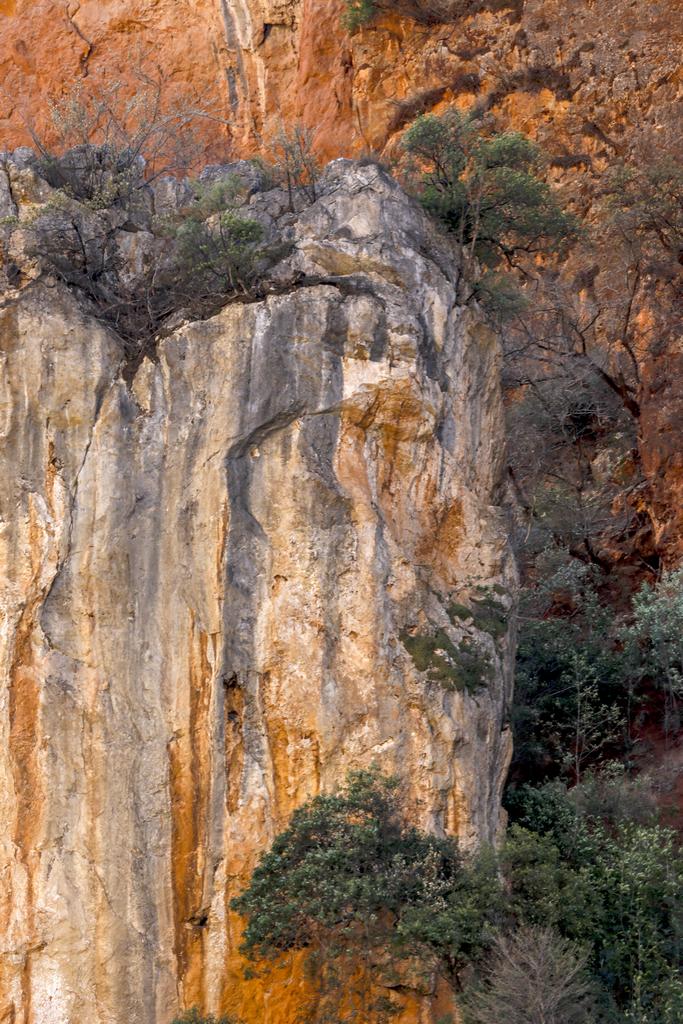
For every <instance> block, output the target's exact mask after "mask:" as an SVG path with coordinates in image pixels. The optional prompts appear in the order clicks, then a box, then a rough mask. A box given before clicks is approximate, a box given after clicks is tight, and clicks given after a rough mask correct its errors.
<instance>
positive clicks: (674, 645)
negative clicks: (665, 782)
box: [622, 569, 683, 736]
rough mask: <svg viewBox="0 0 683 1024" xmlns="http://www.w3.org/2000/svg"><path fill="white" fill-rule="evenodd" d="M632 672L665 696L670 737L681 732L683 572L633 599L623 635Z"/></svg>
mask: <svg viewBox="0 0 683 1024" xmlns="http://www.w3.org/2000/svg"><path fill="white" fill-rule="evenodd" d="M622 639H623V640H624V642H625V643H626V645H627V653H628V656H629V658H630V665H631V671H632V673H633V674H634V676H635V677H636V678H637V679H639V680H642V679H647V680H650V681H651V682H652V683H654V685H655V686H657V687H658V688H659V689H660V690H661V691H662V692H663V694H664V728H665V732H666V734H667V736H672V735H675V734H676V733H677V732H678V730H679V729H680V725H681V716H680V704H681V701H682V700H683V569H677V570H675V571H672V572H667V573H664V574H663V576H662V578H661V579H660V580H658V581H657V583H656V584H655V585H654V586H650V585H648V584H644V585H643V586H642V587H641V589H640V591H639V592H638V593H637V594H636V596H635V597H634V599H633V621H632V623H631V624H629V625H628V626H626V627H625V628H624V630H623V631H622Z"/></svg>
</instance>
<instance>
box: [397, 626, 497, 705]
mask: <svg viewBox="0 0 683 1024" xmlns="http://www.w3.org/2000/svg"><path fill="white" fill-rule="evenodd" d="M401 641H402V643H403V646H404V647H405V649H406V650H407V651H408V654H409V655H410V656H411V658H412V659H413V661H414V663H415V667H416V668H417V670H418V672H426V673H427V678H428V679H429V681H430V682H433V683H440V684H441V685H442V686H443V687H445V689H447V690H465V691H466V692H468V693H473V692H474V691H475V690H478V689H480V688H481V687H482V686H485V685H486V683H487V682H488V680H489V678H490V674H491V666H490V662H489V661H488V659H487V657H486V655H485V654H484V653H483V652H482V651H480V650H478V649H477V648H476V647H475V645H474V644H473V643H472V642H471V641H469V640H461V641H460V644H459V646H458V647H456V646H455V644H454V643H453V641H452V640H451V639H450V638H449V637H448V636H447V634H446V633H445V632H444V630H442V629H438V630H437V631H436V632H435V633H434V634H433V635H430V634H429V633H416V634H414V635H413V634H411V633H409V632H407V631H406V630H404V631H403V632H402V633H401Z"/></svg>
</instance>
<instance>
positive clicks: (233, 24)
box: [0, 0, 683, 564]
mask: <svg viewBox="0 0 683 1024" xmlns="http://www.w3.org/2000/svg"><path fill="white" fill-rule="evenodd" d="M376 9H377V13H376V16H375V17H373V19H372V20H371V21H370V22H369V24H367V25H366V26H364V27H363V28H362V29H361V30H360V31H358V32H355V33H354V34H352V35H349V33H347V32H346V31H345V30H343V29H342V28H341V17H342V14H343V11H344V0H197V2H194V3H192V4H190V3H188V2H187V0H181V2H170V0H154V2H152V0H134V2H132V3H125V4H124V3H120V2H114V0H107V2H102V0H75V2H73V3H71V2H69V3H67V4H66V5H61V4H56V3H54V2H53V0H31V2H29V0H0V133H1V137H0V144H2V145H3V146H8V145H19V144H21V143H25V142H26V141H27V139H28V135H27V129H26V125H27V123H31V124H34V125H35V126H36V127H37V129H38V130H39V132H41V133H48V134H49V131H50V116H49V111H48V108H47V104H46V102H45V100H46V97H50V98H58V97H60V96H63V95H64V94H65V93H67V92H69V91H70V90H71V88H72V86H73V83H75V82H79V81H81V82H85V84H86V86H88V85H89V83H95V84H97V85H99V86H100V87H101V86H102V85H103V84H104V85H105V87H106V86H111V84H112V83H115V82H121V83H122V85H123V89H124V91H125V90H126V89H127V90H128V91H131V90H132V91H135V89H136V83H135V81H134V79H133V78H132V69H133V68H134V65H135V63H136V60H137V59H138V58H143V57H145V55H146V56H147V57H148V58H149V59H151V60H152V62H153V63H157V64H158V66H159V67H160V68H161V69H162V71H163V74H164V76H165V78H166V81H167V83H168V98H169V99H170V100H172V99H173V98H174V97H178V96H186V97H192V99H193V101H196V102H198V103H200V104H201V105H203V106H205V107H207V108H210V109H211V111H212V113H213V115H214V117H213V119H212V120H209V121H205V122H203V123H202V128H203V130H204V132H205V136H204V137H205V143H206V156H207V158H209V159H212V160H213V159H225V154H226V151H227V150H232V155H240V154H242V155H244V154H250V153H253V152H254V151H255V150H260V151H262V150H263V149H264V148H267V146H268V141H269V138H270V137H271V135H272V131H273V128H274V127H275V126H276V125H278V124H279V123H281V122H284V123H291V122H293V121H295V120H297V119H301V120H302V121H303V122H304V123H306V124H308V125H309V126H311V127H312V128H313V129H314V130H315V139H316V146H317V148H318V149H319V151H320V153H321V154H322V155H324V156H325V157H327V158H331V157H338V156H351V155H356V154H358V153H360V152H363V151H369V152H377V153H385V152H389V153H391V152H392V151H393V150H394V148H395V146H396V143H397V141H398V139H399V137H400V134H401V132H402V130H403V128H404V127H405V125H407V124H408V123H409V122H410V121H411V120H412V119H413V118H414V117H415V116H416V115H417V114H419V113H423V112H426V111H432V110H436V111H439V110H441V109H444V108H445V107H446V106H449V105H451V104H456V105H458V106H460V107H471V106H473V105H476V106H477V107H478V108H479V109H480V110H485V111H490V112H492V113H493V114H494V115H495V116H496V117H497V118H498V120H499V122H500V123H501V124H502V125H504V126H505V127H512V128H517V129H520V130H522V131H524V132H527V133H528V134H530V135H531V136H532V137H533V138H535V139H537V140H538V141H539V142H540V144H541V145H542V147H543V148H544V150H545V151H546V153H547V154H548V156H549V158H550V168H549V175H550V177H551V179H552V180H553V181H554V183H555V184H557V185H559V186H560V187H561V190H562V198H563V199H564V200H566V201H567V202H568V203H570V204H571V205H572V207H573V208H574V209H575V210H576V211H577V212H578V213H579V214H580V215H581V217H584V218H587V219H588V220H589V221H590V220H593V221H595V220H596V219H597V220H599V214H598V213H597V212H596V210H595V209H594V208H593V199H594V197H595V194H596V190H597V192H599V184H598V183H599V178H600V175H601V174H602V173H604V171H605V170H606V169H608V168H610V167H612V166H613V165H614V164H615V163H616V162H618V161H622V160H624V161H627V162H629V163H631V164H633V165H635V166H640V165H641V164H642V163H647V162H648V161H649V160H651V159H652V157H653V154H661V153H664V152H667V151H668V152H672V151H675V149H676V147H677V142H676V140H677V133H678V132H679V125H680V120H681V106H680V103H681V78H680V52H681V46H682V45H683V7H682V5H681V0H662V2H660V3H639V2H634V0H615V2H613V3H610V4H605V3H597V2H595V0H427V2H423V0H377V4H376ZM596 267H597V268H598V269H597V273H598V278H597V280H598V283H599V284H600V282H601V277H604V281H602V284H603V285H604V289H603V290H605V291H606V292H607V293H609V291H610V289H611V288H612V284H613V281H612V267H611V258H610V250H609V245H605V246H602V247H601V246H598V251H597V254H596ZM579 269H581V270H584V271H585V270H586V269H587V268H586V267H583V268H579ZM644 305H645V306H647V301H645V302H644ZM651 313H652V310H651V309H647V310H646V312H645V319H646V320H649V319H651ZM672 327H673V331H670V330H669V328H672ZM665 333H666V335H667V345H666V351H652V350H651V349H652V346H651V343H650V339H649V338H643V339H641V344H640V349H641V350H642V353H641V360H640V361H641V367H640V374H641V377H642V379H643V380H644V381H647V382H648V387H647V388H646V389H645V390H644V392H643V404H642V412H643V415H642V420H641V424H640V431H639V433H640V461H641V464H642V466H643V467H644V470H645V476H646V482H647V495H646V497H645V498H644V502H643V509H642V511H643V514H644V517H645V519H646V520H649V522H650V524H651V525H650V527H648V539H647V542H646V544H645V547H646V548H647V549H648V551H649V553H650V554H651V555H653V556H654V557H656V558H661V559H663V560H665V561H666V562H668V563H671V564H674V563H675V562H676V561H677V560H678V559H679V557H680V555H681V543H680V519H679V517H678V513H677V509H678V508H680V495H681V485H680V464H679V460H678V457H677V454H676V453H677V451H678V450H679V449H680V447H681V443H680V441H681V439H680V431H678V430H677V429H672V421H671V419H670V418H669V417H668V416H666V415H663V414H662V409H667V410H668V409H675V408H676V407H677V404H678V401H679V399H678V396H677V394H676V393H675V392H674V388H673V387H672V386H671V374H670V373H669V371H665V372H664V374H663V373H662V372H661V367H662V366H664V365H665V366H667V367H670V366H677V365H678V363H679V361H680V341H679V340H678V338H677V337H674V340H673V341H672V340H671V339H670V337H669V334H670V333H671V334H673V335H677V336H678V337H680V329H679V325H672V324H671V323H669V324H668V327H667V329H666V331H665ZM656 336H657V338H659V336H660V332H659V331H657V332H656ZM658 344H659V347H660V348H661V340H660V342H659V343H658ZM656 347H657V346H655V348H656ZM667 374H669V378H670V379H669V383H668V384H667V383H666V381H665V379H664V378H665V377H666V375H667ZM650 383H653V384H654V385H655V386H654V389H650V387H649V384H650ZM644 553H646V552H645V550H644V551H639V552H638V557H641V556H642V555H643V554H644Z"/></svg>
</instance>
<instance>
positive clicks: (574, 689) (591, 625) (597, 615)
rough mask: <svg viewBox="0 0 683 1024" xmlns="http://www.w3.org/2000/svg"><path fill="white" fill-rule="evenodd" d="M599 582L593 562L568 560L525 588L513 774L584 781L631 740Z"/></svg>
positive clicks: (618, 655) (620, 667) (610, 617)
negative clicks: (587, 772)
mask: <svg viewBox="0 0 683 1024" xmlns="http://www.w3.org/2000/svg"><path fill="white" fill-rule="evenodd" d="M598 582H599V573H598V572H597V570H596V569H595V568H594V567H591V566H587V565H586V564H584V563H581V562H578V561H570V562H569V563H562V564H561V565H560V566H559V567H556V568H555V569H554V570H553V571H551V572H550V573H549V575H548V576H547V577H546V578H545V579H544V580H542V581H541V582H540V583H539V584H538V585H537V586H536V587H535V588H529V589H527V590H526V591H525V592H524V593H523V595H522V601H521V608H520V630H519V643H518V649H517V672H516V693H515V704H514V706H513V714H512V721H513V730H514V734H515V755H514V758H515V760H514V767H513V773H517V774H521V775H522V776H524V777H527V778H534V777H535V778H536V779H539V780H540V779H542V778H544V777H549V776H552V775H554V774H557V773H560V774H564V775H566V776H568V777H570V778H573V779H574V780H575V781H578V780H579V779H580V777H581V775H582V774H583V772H584V771H585V770H586V769H588V768H590V767H591V765H594V764H596V763H597V762H599V761H600V760H601V759H603V758H604V757H605V755H606V754H607V753H608V752H610V751H619V750H622V749H624V745H625V743H627V734H626V724H627V709H628V702H629V689H628V686H627V685H626V675H625V669H624V657H623V653H622V651H620V650H619V648H618V646H617V645H616V640H617V634H618V625H617V623H616V620H615V615H614V612H613V611H612V610H611V609H610V608H609V607H607V606H605V605H604V604H603V603H602V602H601V601H600V598H599V594H598V591H597V584H598ZM568 610H569V611H570V614H569V615H567V614H566V612H567V611H568Z"/></svg>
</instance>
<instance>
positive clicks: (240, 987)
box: [0, 154, 514, 1024]
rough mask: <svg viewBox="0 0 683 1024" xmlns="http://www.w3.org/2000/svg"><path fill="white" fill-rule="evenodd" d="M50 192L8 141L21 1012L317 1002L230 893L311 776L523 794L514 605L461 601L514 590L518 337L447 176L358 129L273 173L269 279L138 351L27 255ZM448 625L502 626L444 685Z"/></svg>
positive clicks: (259, 1008) (452, 633) (7, 541)
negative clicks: (400, 172) (260, 964)
mask: <svg viewBox="0 0 683 1024" xmlns="http://www.w3.org/2000/svg"><path fill="white" fill-rule="evenodd" d="M164 188H165V189H166V191H163V190H164ZM162 192H163V195H164V196H165V197H166V199H165V201H167V198H168V188H167V186H165V185H164V183H159V184H158V185H157V186H156V191H155V190H153V189H150V192H149V201H150V203H152V204H154V203H160V202H161V197H162ZM50 199H51V190H50V188H49V186H47V184H46V183H45V182H42V181H40V180H39V179H38V178H37V177H36V175H35V172H34V171H33V170H31V168H30V161H27V159H26V154H20V155H19V156H18V157H17V158H16V159H15V160H12V159H10V160H9V162H8V163H7V164H6V168H5V170H4V171H3V173H2V175H1V176H0V202H2V205H3V210H2V215H3V217H6V216H8V215H10V216H13V217H14V218H15V219H14V220H13V221H12V222H9V221H6V222H5V227H4V228H3V231H4V232H5V246H6V249H7V251H9V252H11V253H12V260H13V263H12V270H13V272H12V275H11V281H10V282H8V283H7V286H6V288H5V292H4V296H3V299H2V308H1V311H0V315H1V318H2V319H1V322H0V348H1V350H2V371H3V372H2V385H1V386H2V392H1V393H2V406H1V408H2V439H3V444H2V473H1V474H0V496H1V502H2V507H1V510H0V515H1V523H2V532H1V538H2V548H1V551H2V555H1V558H2V573H1V586H2V590H1V598H0V599H1V607H2V634H1V636H2V640H1V643H2V648H1V650H2V653H1V658H2V691H1V693H2V697H1V702H0V729H1V742H0V821H1V822H2V830H1V831H0V873H1V877H2V894H1V896H0V1021H3V1022H7V1024H9V1022H12V1024H77V1022H78V1024H80V1022H83V1024H84V1022H86V1021H87V1022H88V1024H130V1022H133V1021H134V1022H136V1024H168V1021H169V1020H170V1018H171V1016H172V1015H173V1013H174V1012H175V1011H176V1010H177V1009H178V1008H179V1007H182V1006H188V1005H192V1004H198V1005H200V1006H201V1007H202V1008H205V1009H212V1010H217V1009H230V1010H231V1012H234V1013H236V1014H239V1015H241V1016H243V1017H244V1018H245V1020H246V1021H247V1022H248V1024H252V1022H253V1024H256V1022H257V1021H258V1022H273V1024H275V1022H281V1024H289V1022H291V1021H293V1020H294V1019H295V1013H296V1010H297V1008H298V1006H300V994H299V988H298V986H299V985H300V984H301V980H300V979H299V978H298V977H297V976H296V974H295V975H294V976H292V977H285V978H278V977H275V978H273V979H271V980H270V981H268V982H267V983H265V984H264V983H263V982H247V981H244V980H243V978H242V973H241V965H240V960H239V956H238V953H237V946H238V942H239V933H238V926H239V925H238V921H237V920H236V919H235V917H234V915H233V914H232V913H231V912H229V909H228V907H229V900H230V898H231V896H232V895H234V894H235V892H237V891H238V889H239V887H240V885H241V884H242V883H243V881H244V879H245V877H246V875H247V873H248V871H249V870H250V868H251V867H252V866H253V864H254V862H255V858H256V857H257V855H258V853H259V851H260V850H262V849H263V848H264V847H265V846H266V845H267V844H268V842H269V840H270V839H271V838H272V836H273V835H274V834H275V833H276V832H277V831H278V830H279V829H280V828H281V827H282V825H283V824H284V822H285V821H286V820H287V818H288V815H289V814H290V812H291V810H292V808H293V807H295V806H296V805H297V804H299V803H300V802H301V801H303V800H304V799H305V798H307V797H308V796H310V795H311V794H314V793H316V792H318V791H319V790H328V789H330V788H332V787H334V786H335V785H336V784H337V783H338V782H339V781H340V779H342V778H343V776H344V773H345V772H346V770H347V769H348V768H350V767H355V766H362V765H367V764H369V763H371V762H373V761H376V762H378V763H379V764H380V765H381V766H382V767H383V768H384V769H386V770H387V771H391V772H396V773H398V774H399V775H400V776H401V778H402V779H403V780H404V781H405V784H406V788H407V793H408V799H409V806H410V807H411V808H412V813H413V815H414V818H415V820H416V821H419V822H420V823H421V824H422V825H424V826H426V827H428V828H430V829H432V830H435V831H437V832H442V831H448V832H452V833H455V834H456V835H458V836H459V837H460V838H461V839H462V841H463V842H464V843H465V844H469V843H471V842H472V841H473V840H475V839H476V838H482V839H491V838H493V837H494V835H495V834H496V830H497V829H498V827H499V814H500V811H499V801H500V795H501V787H502V783H503V780H504V775H505V771H506V767H507V763H508V759H509V754H510V741H509V734H508V731H507V729H506V726H505V717H506V708H507V704H508V701H509V695H510V667H511V666H510V658H511V647H510V638H509V636H504V637H502V638H501V637H497V636H491V635H489V634H487V633H484V632H481V631H480V630H478V629H477V628H475V625H474V623H473V621H472V620H468V619H467V618H465V619H462V618H456V617H455V616H454V615H452V613H451V617H449V604H451V603H452V602H454V601H457V602H459V603H460V604H461V605H462V604H463V603H464V604H468V603H469V602H470V600H471V599H472V598H473V597H476V596H477V594H479V595H480V594H481V593H482V591H481V590H477V589H476V588H481V587H483V588H487V589H488V588H492V587H495V593H496V595H497V598H496V600H497V601H498V603H499V605H500V606H501V607H502V608H509V607H510V605H511V602H512V600H513V597H514V569H513V566H512V564H511V560H510V557H509V553H508V549H507V546H506V540H505V531H504V528H503V523H502V521H501V514H500V510H499V508H498V507H497V504H498V502H499V500H500V470H501V464H502V460H503V449H504V440H503V426H502V419H501V398H500V393H499V382H498V369H499V352H498V344H497V341H496V339H495V337H494V336H493V335H492V334H491V333H490V331H489V330H488V329H487V328H486V327H485V326H484V324H483V322H482V320H481V317H480V315H479V313H478V311H477V309H476V306H475V307H464V306H461V305H459V303H458V298H457V287H456V283H457V278H458V268H457V266H456V265H455V263H454V261H453V257H452V254H451V253H450V251H449V248H448V245H447V243H446V242H445V241H444V240H443V239H442V238H441V237H440V236H439V235H438V233H437V232H436V231H435V229H434V228H433V227H432V226H431V225H430V224H429V222H428V221H427V220H426V218H425V216H424V215H423V214H422V212H421V211H420V210H419V208H418V207H417V206H416V205H415V204H414V203H413V202H412V201H411V200H409V199H408V198H407V197H406V195H405V194H404V193H403V192H402V191H401V189H400V188H399V186H398V185H397V184H396V183H394V182H393V181H392V180H391V179H390V178H388V177H386V176H385V175H384V174H383V172H381V171H380V170H378V169H377V167H375V166H374V165H368V166H361V165H358V164H353V163H349V162H346V161H337V162H336V163H334V164H332V165H331V166H330V168H329V169H328V171H327V173H326V175H325V178H324V180H323V183H322V193H321V196H320V198H319V199H318V200H317V202H315V203H314V204H313V205H311V206H309V207H307V208H306V209H304V210H303V211H302V212H300V213H299V215H298V216H293V215H292V214H290V213H288V212H287V210H286V202H285V200H284V197H283V195H282V194H281V193H278V192H271V193H266V194H260V193H257V194H256V195H255V196H253V197H252V205H253V208H254V210H255V211H256V212H257V213H258V215H259V216H260V217H262V218H264V219H266V220H267V219H268V218H270V220H271V221H279V222H280V223H282V224H285V225H288V228H287V230H288V231H289V234H290V236H291V241H292V246H293V250H292V252H291V255H290V256H289V257H288V258H287V260H286V262H285V263H284V264H281V265H280V266H279V268H278V269H277V271H276V273H275V277H274V280H273V286H272V294H269V295H266V296H265V297H263V298H262V299H260V300H258V301H245V302H241V303H233V304H231V305H229V306H227V307H226V308H224V309H223V311H222V312H220V313H219V314H218V315H216V316H214V317H213V318H212V319H209V320H205V321H201V322H188V323H183V324H181V325H180V326H179V327H177V329H176V330H175V331H174V332H172V333H170V334H168V336H166V337H165V338H164V339H163V340H161V341H160V342H159V345H158V350H157V353H156V357H155V359H154V360H153V361H152V360H150V359H145V360H144V361H143V362H142V364H141V365H140V366H139V367H138V368H137V370H136V371H135V373H134V375H133V376H132V379H131V371H130V367H129V366H126V364H125V361H124V359H123V357H122V350H121V345H120V343H119V340H118V339H117V337H116V336H115V335H114V334H113V333H111V332H110V331H109V330H108V329H106V328H105V327H103V326H102V324H101V323H100V322H98V321H97V320H96V319H95V318H94V317H93V316H92V315H91V313H90V312H89V309H88V307H87V306H86V305H85V303H84V302H82V301H81V300H79V299H78V297H77V296H76V295H75V294H74V293H73V292H72V291H70V290H69V289H68V288H67V287H66V286H65V285H63V284H61V283H59V282H57V281H56V280H55V279H54V278H53V277H50V275H49V274H48V273H46V272H45V270H44V269H43V268H41V266H40V262H39V261H38V262H37V261H36V260H34V259H30V258H29V257H28V256H27V255H26V251H25V248H24V247H23V246H24V237H25V236H24V233H23V232H24V230H25V229H27V227H30V223H31V218H32V217H34V216H35V211H36V209H39V208H41V207H42V206H44V204H49V203H50ZM8 224H9V225H10V226H9V227H8V226H7V225H8ZM17 225H18V226H17ZM138 227H139V226H136V225H131V224H130V223H128V224H126V225H124V226H123V227H122V228H120V229H119V230H118V234H117V244H118V245H119V249H120V252H121V253H124V254H125V253H128V254H129V256H130V259H131V273H134V261H135V253H136V252H139V250H140V246H143V247H144V244H145V237H146V236H145V232H144V231H141V230H138V229H137V228H138ZM461 614H462V613H461ZM438 630H441V631H443V633H444V634H446V636H447V637H448V638H449V639H450V641H451V642H452V643H453V644H454V645H455V647H456V648H458V647H459V646H460V645H461V644H462V642H463V641H466V642H469V643H471V644H474V645H475V646H476V647H477V649H478V651H479V652H480V655H481V660H482V663H483V664H484V665H485V666H486V668H485V670H483V671H482V672H481V674H480V677H479V678H478V679H476V680H475V681H474V684H473V685H472V681H471V680H470V686H469V688H465V687H463V685H462V681H461V679H460V677H459V671H460V669H459V666H458V663H457V657H456V660H455V661H451V662H450V663H449V665H450V676H449V678H448V680H447V685H444V682H440V681H437V680H434V679H432V678H430V671H429V669H427V671H419V670H418V667H417V665H416V663H415V662H414V661H413V658H412V657H411V654H410V650H411V649H413V650H414V647H413V645H411V639H412V640H414V639H415V638H416V637H420V636H425V635H435V633H436V632H437V631H438ZM423 667H424V666H423ZM430 1000H431V997H430V996H429V995H423V996H420V997H418V996H417V995H416V996H415V997H413V998H411V997H404V1003H405V1014H406V1015H407V1017H406V1018H405V1019H415V1016H414V1014H415V1013H416V1012H417V1009H416V1008H417V1007H418V1003H419V1004H420V1007H421V1009H420V1012H421V1013H424V1014H427V1015H428V1013H429V1006H430V1005H431V1002H430Z"/></svg>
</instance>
